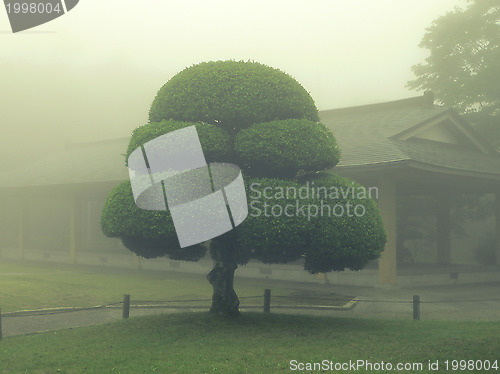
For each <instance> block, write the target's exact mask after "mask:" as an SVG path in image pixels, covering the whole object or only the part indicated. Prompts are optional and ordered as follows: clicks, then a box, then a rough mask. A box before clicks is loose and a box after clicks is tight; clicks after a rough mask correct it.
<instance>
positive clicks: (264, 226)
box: [238, 174, 386, 273]
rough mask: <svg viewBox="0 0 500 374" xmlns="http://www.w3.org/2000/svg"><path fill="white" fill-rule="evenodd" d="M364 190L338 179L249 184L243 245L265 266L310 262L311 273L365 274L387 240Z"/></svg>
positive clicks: (262, 180) (323, 176) (240, 234)
mask: <svg viewBox="0 0 500 374" xmlns="http://www.w3.org/2000/svg"><path fill="white" fill-rule="evenodd" d="M363 191H365V192H366V190H365V189H364V187H362V186H361V185H359V184H358V183H355V182H353V181H351V180H350V179H347V178H343V177H340V176H338V175H334V174H321V175H318V177H317V178H315V179H312V180H309V181H307V182H301V183H299V182H297V181H286V180H277V179H266V178H256V179H249V180H248V182H247V195H248V198H249V216H248V217H247V219H246V220H245V222H243V223H242V224H241V226H240V227H239V231H238V245H239V246H241V247H242V248H244V249H245V250H247V251H251V252H252V255H253V256H252V257H254V258H256V259H258V260H260V261H262V262H264V263H285V262H290V261H294V260H297V259H299V258H301V257H303V258H305V262H304V268H305V269H306V270H308V271H309V272H311V273H319V272H329V271H332V270H334V271H341V270H344V269H346V268H348V269H351V270H359V269H361V268H363V267H364V266H365V265H366V264H367V263H368V262H369V261H371V260H374V259H376V258H378V257H379V256H380V253H382V251H383V249H384V245H385V242H386V236H385V231H384V227H383V224H382V220H381V218H380V215H379V213H378V209H377V206H376V204H375V202H374V201H373V200H372V199H371V198H369V195H367V194H364V193H363Z"/></svg>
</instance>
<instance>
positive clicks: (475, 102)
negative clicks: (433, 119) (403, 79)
mask: <svg viewBox="0 0 500 374" xmlns="http://www.w3.org/2000/svg"><path fill="white" fill-rule="evenodd" d="M469 3H470V4H469V6H468V7H467V8H466V9H465V10H462V9H458V8H457V9H455V11H453V12H449V13H447V14H446V15H444V16H442V17H439V18H438V19H436V20H435V21H434V22H433V23H432V25H431V26H430V27H429V28H427V32H426V34H425V35H424V37H423V39H422V41H421V43H420V47H422V48H426V49H428V50H429V51H430V55H429V57H428V58H427V59H426V60H425V63H424V64H418V65H415V66H413V68H412V70H413V72H414V73H415V75H416V76H417V78H416V79H415V80H413V81H410V82H408V87H409V88H410V89H416V90H432V91H433V92H434V93H435V95H436V98H437V99H438V100H439V101H441V102H442V103H443V104H445V105H447V106H451V107H455V108H456V109H457V110H458V111H459V112H460V113H481V115H477V116H476V115H472V116H470V117H469V120H470V121H471V122H474V123H477V124H479V125H480V126H481V127H483V126H486V132H487V134H493V144H494V145H499V144H500V120H499V119H498V116H500V4H499V2H498V1H497V0H474V1H469ZM492 123H494V126H492ZM488 139H490V140H492V139H491V137H490V136H488Z"/></svg>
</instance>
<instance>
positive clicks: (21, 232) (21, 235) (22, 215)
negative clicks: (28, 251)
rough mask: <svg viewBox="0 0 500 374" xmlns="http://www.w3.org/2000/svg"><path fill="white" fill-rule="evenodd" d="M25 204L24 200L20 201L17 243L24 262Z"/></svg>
mask: <svg viewBox="0 0 500 374" xmlns="http://www.w3.org/2000/svg"><path fill="white" fill-rule="evenodd" d="M25 214H26V212H25V202H24V200H23V199H22V198H20V199H19V204H18V209H17V243H18V248H19V254H20V256H21V260H24V245H25V243H24V223H25Z"/></svg>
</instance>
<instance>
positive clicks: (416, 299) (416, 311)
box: [413, 295, 420, 321]
mask: <svg viewBox="0 0 500 374" xmlns="http://www.w3.org/2000/svg"><path fill="white" fill-rule="evenodd" d="M413 320H414V321H418V320H420V296H419V295H413Z"/></svg>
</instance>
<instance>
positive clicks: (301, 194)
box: [101, 61, 386, 315]
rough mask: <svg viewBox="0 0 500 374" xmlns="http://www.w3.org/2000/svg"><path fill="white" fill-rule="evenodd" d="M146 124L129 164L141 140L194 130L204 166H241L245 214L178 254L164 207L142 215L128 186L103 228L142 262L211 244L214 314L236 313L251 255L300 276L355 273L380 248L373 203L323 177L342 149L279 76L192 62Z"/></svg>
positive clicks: (342, 181)
mask: <svg viewBox="0 0 500 374" xmlns="http://www.w3.org/2000/svg"><path fill="white" fill-rule="evenodd" d="M149 120H150V122H149V123H148V124H146V125H144V126H142V127H139V128H137V129H136V130H135V131H134V132H133V133H132V137H131V140H130V144H129V147H128V149H127V151H126V155H125V156H126V160H127V158H128V156H129V155H130V154H131V152H133V151H134V150H135V149H136V148H137V147H139V146H141V145H143V144H145V143H146V142H148V141H150V140H152V139H155V138H157V137H158V136H160V135H163V134H167V133H169V132H172V131H175V130H178V129H181V128H184V127H187V126H192V125H194V126H196V129H197V132H198V136H199V138H200V143H201V146H202V149H203V152H204V154H205V158H206V161H207V162H208V163H210V162H230V163H234V164H237V165H239V166H240V167H241V168H242V170H243V175H244V180H245V187H246V193H247V199H248V204H249V208H248V210H249V215H248V217H247V218H246V220H245V221H244V222H243V223H241V224H240V225H239V226H237V227H236V228H235V229H233V230H231V231H229V232H227V233H225V234H223V235H221V236H218V237H216V238H214V239H212V240H210V241H209V243H204V244H208V245H201V244H197V245H193V246H191V247H187V248H180V246H179V242H178V240H177V237H176V233H175V229H174V224H173V220H172V217H171V215H170V213H169V211H168V209H167V211H148V210H141V209H139V208H138V207H137V206H136V205H135V203H134V198H133V195H132V191H131V186H130V183H129V182H128V181H127V182H123V183H121V184H119V185H118V186H117V187H115V188H114V189H113V190H112V191H111V192H110V195H109V197H108V199H107V200H106V203H105V205H104V208H103V212H102V218H101V226H102V231H103V232H104V234H105V235H107V236H110V237H119V238H121V240H122V242H123V243H124V245H125V246H126V247H127V248H129V249H130V250H132V251H133V252H135V253H136V254H138V255H139V256H143V257H147V258H153V257H158V256H168V257H170V258H172V259H177V260H187V261H198V260H199V259H200V258H201V257H203V256H204V255H205V253H206V251H207V248H208V250H209V252H210V255H211V257H212V258H213V260H214V262H215V266H214V268H213V269H212V270H211V271H210V272H209V274H208V276H207V278H208V280H209V282H210V283H211V285H212V286H213V290H214V292H213V297H212V307H211V311H212V312H215V313H220V314H225V315H237V314H238V313H239V309H238V308H239V300H238V297H237V295H236V293H235V292H234V288H233V279H234V272H235V270H236V269H237V267H238V266H239V265H244V264H246V263H247V262H248V261H249V260H250V259H257V260H260V261H262V262H264V263H270V264H272V263H287V262H291V261H295V260H298V259H300V258H304V259H305V262H304V267H305V270H307V271H309V272H311V273H318V272H329V271H340V270H344V269H345V268H349V269H353V270H357V269H361V268H362V267H363V266H365V265H366V264H367V263H368V262H369V261H371V260H373V259H376V258H377V257H379V255H380V253H381V252H382V250H383V247H384V244H385V241H386V239H385V233H384V228H383V225H382V221H381V218H380V215H379V213H378V210H377V208H376V205H375V204H374V202H373V201H372V200H371V199H370V198H369V196H367V195H366V193H365V194H363V187H361V186H360V185H358V184H357V183H355V182H353V181H351V180H348V179H346V178H342V177H339V176H337V175H334V174H331V173H324V172H320V171H322V170H326V169H330V168H332V167H334V166H335V165H336V164H337V163H338V161H339V158H340V151H339V148H338V146H337V144H336V141H335V138H334V136H333V134H332V133H331V132H330V131H329V130H328V128H326V126H324V125H323V124H321V123H320V122H319V118H318V111H317V108H316V106H315V104H314V102H313V100H312V98H311V96H310V95H309V94H308V93H307V91H306V90H305V89H304V88H303V87H302V86H301V85H300V84H299V83H298V82H297V81H296V80H295V79H293V78H292V77H290V76H289V75H287V74H285V73H283V72H282V71H280V70H278V69H274V68H271V67H268V66H265V65H262V64H259V63H255V62H236V61H217V62H206V63H201V64H198V65H194V66H192V67H189V68H187V69H185V70H184V71H182V72H180V73H178V74H177V75H175V76H174V77H173V78H172V79H170V80H169V81H168V82H167V83H166V84H165V85H164V86H163V87H162V88H161V89H160V90H159V92H158V94H157V96H156V98H155V99H154V101H153V104H152V105H151V108H150V111H149Z"/></svg>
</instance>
